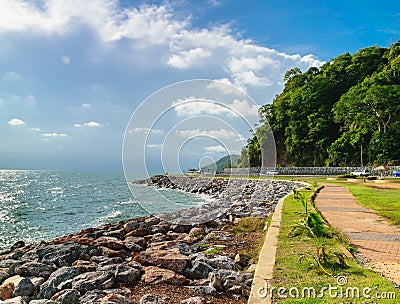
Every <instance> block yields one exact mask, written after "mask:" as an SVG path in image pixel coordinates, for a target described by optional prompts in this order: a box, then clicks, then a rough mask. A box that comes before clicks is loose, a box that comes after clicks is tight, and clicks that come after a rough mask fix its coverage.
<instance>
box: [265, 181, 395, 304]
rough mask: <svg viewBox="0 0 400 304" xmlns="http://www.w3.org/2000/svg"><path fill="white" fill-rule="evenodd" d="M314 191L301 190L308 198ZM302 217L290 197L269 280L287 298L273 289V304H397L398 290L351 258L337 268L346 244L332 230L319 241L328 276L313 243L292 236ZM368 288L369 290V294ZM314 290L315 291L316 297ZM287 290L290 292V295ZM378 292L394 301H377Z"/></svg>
mask: <svg viewBox="0 0 400 304" xmlns="http://www.w3.org/2000/svg"><path fill="white" fill-rule="evenodd" d="M314 189H315V187H314V186H313V187H311V190H302V191H301V193H302V194H303V195H304V196H305V197H307V198H309V197H310V196H311V195H312V193H313V190H314ZM309 208H310V210H309V211H310V212H314V211H315V209H314V207H313V206H312V205H310V206H309ZM301 218H304V208H303V206H302V204H301V203H300V202H299V200H296V199H294V197H293V195H292V196H289V197H288V198H287V199H286V200H285V202H284V205H283V210H282V220H281V225H280V232H279V238H278V240H279V241H278V249H277V255H276V264H275V268H274V279H273V281H272V286H273V287H275V288H281V289H280V290H281V294H283V295H286V296H287V298H282V297H281V296H280V295H279V294H278V290H275V292H274V293H273V295H274V301H282V303H377V302H378V303H397V302H398V300H397V298H400V294H399V292H398V290H396V289H395V288H394V287H393V285H392V284H391V283H390V282H389V281H387V280H385V279H383V278H382V277H381V276H380V275H378V274H376V273H375V272H373V271H371V270H368V269H364V268H362V267H361V266H359V265H358V264H357V263H356V261H355V260H354V259H352V258H345V259H344V261H345V264H346V267H343V265H340V264H341V263H340V259H341V258H343V257H344V256H345V251H344V246H347V245H348V244H347V243H346V241H345V238H341V237H338V234H337V232H335V231H334V230H332V231H331V233H332V236H331V237H326V238H325V237H324V238H321V241H322V242H323V243H324V247H325V250H326V253H327V255H328V259H327V262H325V263H324V264H323V267H324V269H326V270H327V271H328V272H329V273H331V274H332V275H327V274H326V272H325V271H323V270H322V269H321V267H319V266H318V263H317V261H316V259H315V256H316V246H315V243H314V240H313V239H312V238H310V237H307V236H293V235H292V231H293V229H294V227H296V225H297V224H298V222H299V220H300V219H301ZM344 277H345V278H346V280H347V283H346V284H344V285H343V286H341V285H339V284H338V281H337V280H338V279H337V278H341V279H342V278H344ZM339 280H340V279H339ZM340 282H341V281H340ZM270 287H271V286H270ZM329 288H331V289H329ZM336 288H337V289H336ZM364 288H366V289H365V295H366V296H371V298H369V299H368V298H367V297H365V296H364V295H363V292H364ZM368 288H370V289H371V290H370V291H369V289H368ZM313 290H315V292H316V293H315V297H314V294H313ZM329 290H330V292H329ZM356 290H358V291H359V292H360V294H359V297H357V291H356ZM289 291H291V293H290V294H289ZM341 291H343V295H344V297H340V292H341ZM297 292H298V294H297ZM378 292H379V293H380V295H384V296H385V297H386V298H387V297H392V298H393V297H394V296H395V297H396V299H385V300H381V299H379V300H378V299H377V298H376V297H377V296H378ZM303 293H304V296H303V295H302V294H303ZM346 293H347V295H346ZM353 293H354V296H353ZM383 293H384V294H383ZM291 295H294V296H295V298H292V297H291Z"/></svg>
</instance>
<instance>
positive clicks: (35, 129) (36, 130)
mask: <svg viewBox="0 0 400 304" xmlns="http://www.w3.org/2000/svg"><path fill="white" fill-rule="evenodd" d="M29 131H32V132H40V131H41V130H40V129H39V128H30V129H29Z"/></svg>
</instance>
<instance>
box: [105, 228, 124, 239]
mask: <svg viewBox="0 0 400 304" xmlns="http://www.w3.org/2000/svg"><path fill="white" fill-rule="evenodd" d="M124 235H125V231H124V229H117V230H110V231H106V232H104V234H103V236H110V237H114V238H117V239H120V240H122V239H123V238H124Z"/></svg>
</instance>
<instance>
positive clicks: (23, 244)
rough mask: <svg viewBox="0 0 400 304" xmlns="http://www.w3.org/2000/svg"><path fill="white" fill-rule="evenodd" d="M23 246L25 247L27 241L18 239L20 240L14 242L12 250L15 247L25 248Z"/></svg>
mask: <svg viewBox="0 0 400 304" xmlns="http://www.w3.org/2000/svg"><path fill="white" fill-rule="evenodd" d="M23 247H25V242H24V241H18V242H16V243H14V244H13V245H12V246H11V248H10V251H14V250H15V249H18V248H23Z"/></svg>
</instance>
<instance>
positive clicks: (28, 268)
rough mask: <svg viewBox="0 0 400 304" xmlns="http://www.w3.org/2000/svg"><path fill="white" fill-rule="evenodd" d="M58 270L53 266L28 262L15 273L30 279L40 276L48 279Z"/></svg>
mask: <svg viewBox="0 0 400 304" xmlns="http://www.w3.org/2000/svg"><path fill="white" fill-rule="evenodd" d="M56 269H57V268H56V267H54V266H53V265H48V264H44V263H40V262H27V263H25V264H23V265H21V266H18V267H17V268H16V269H15V273H16V274H19V275H22V276H25V277H30V276H39V277H44V278H48V277H49V276H50V275H51V274H52V273H53V272H54V271H55V270H56Z"/></svg>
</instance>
